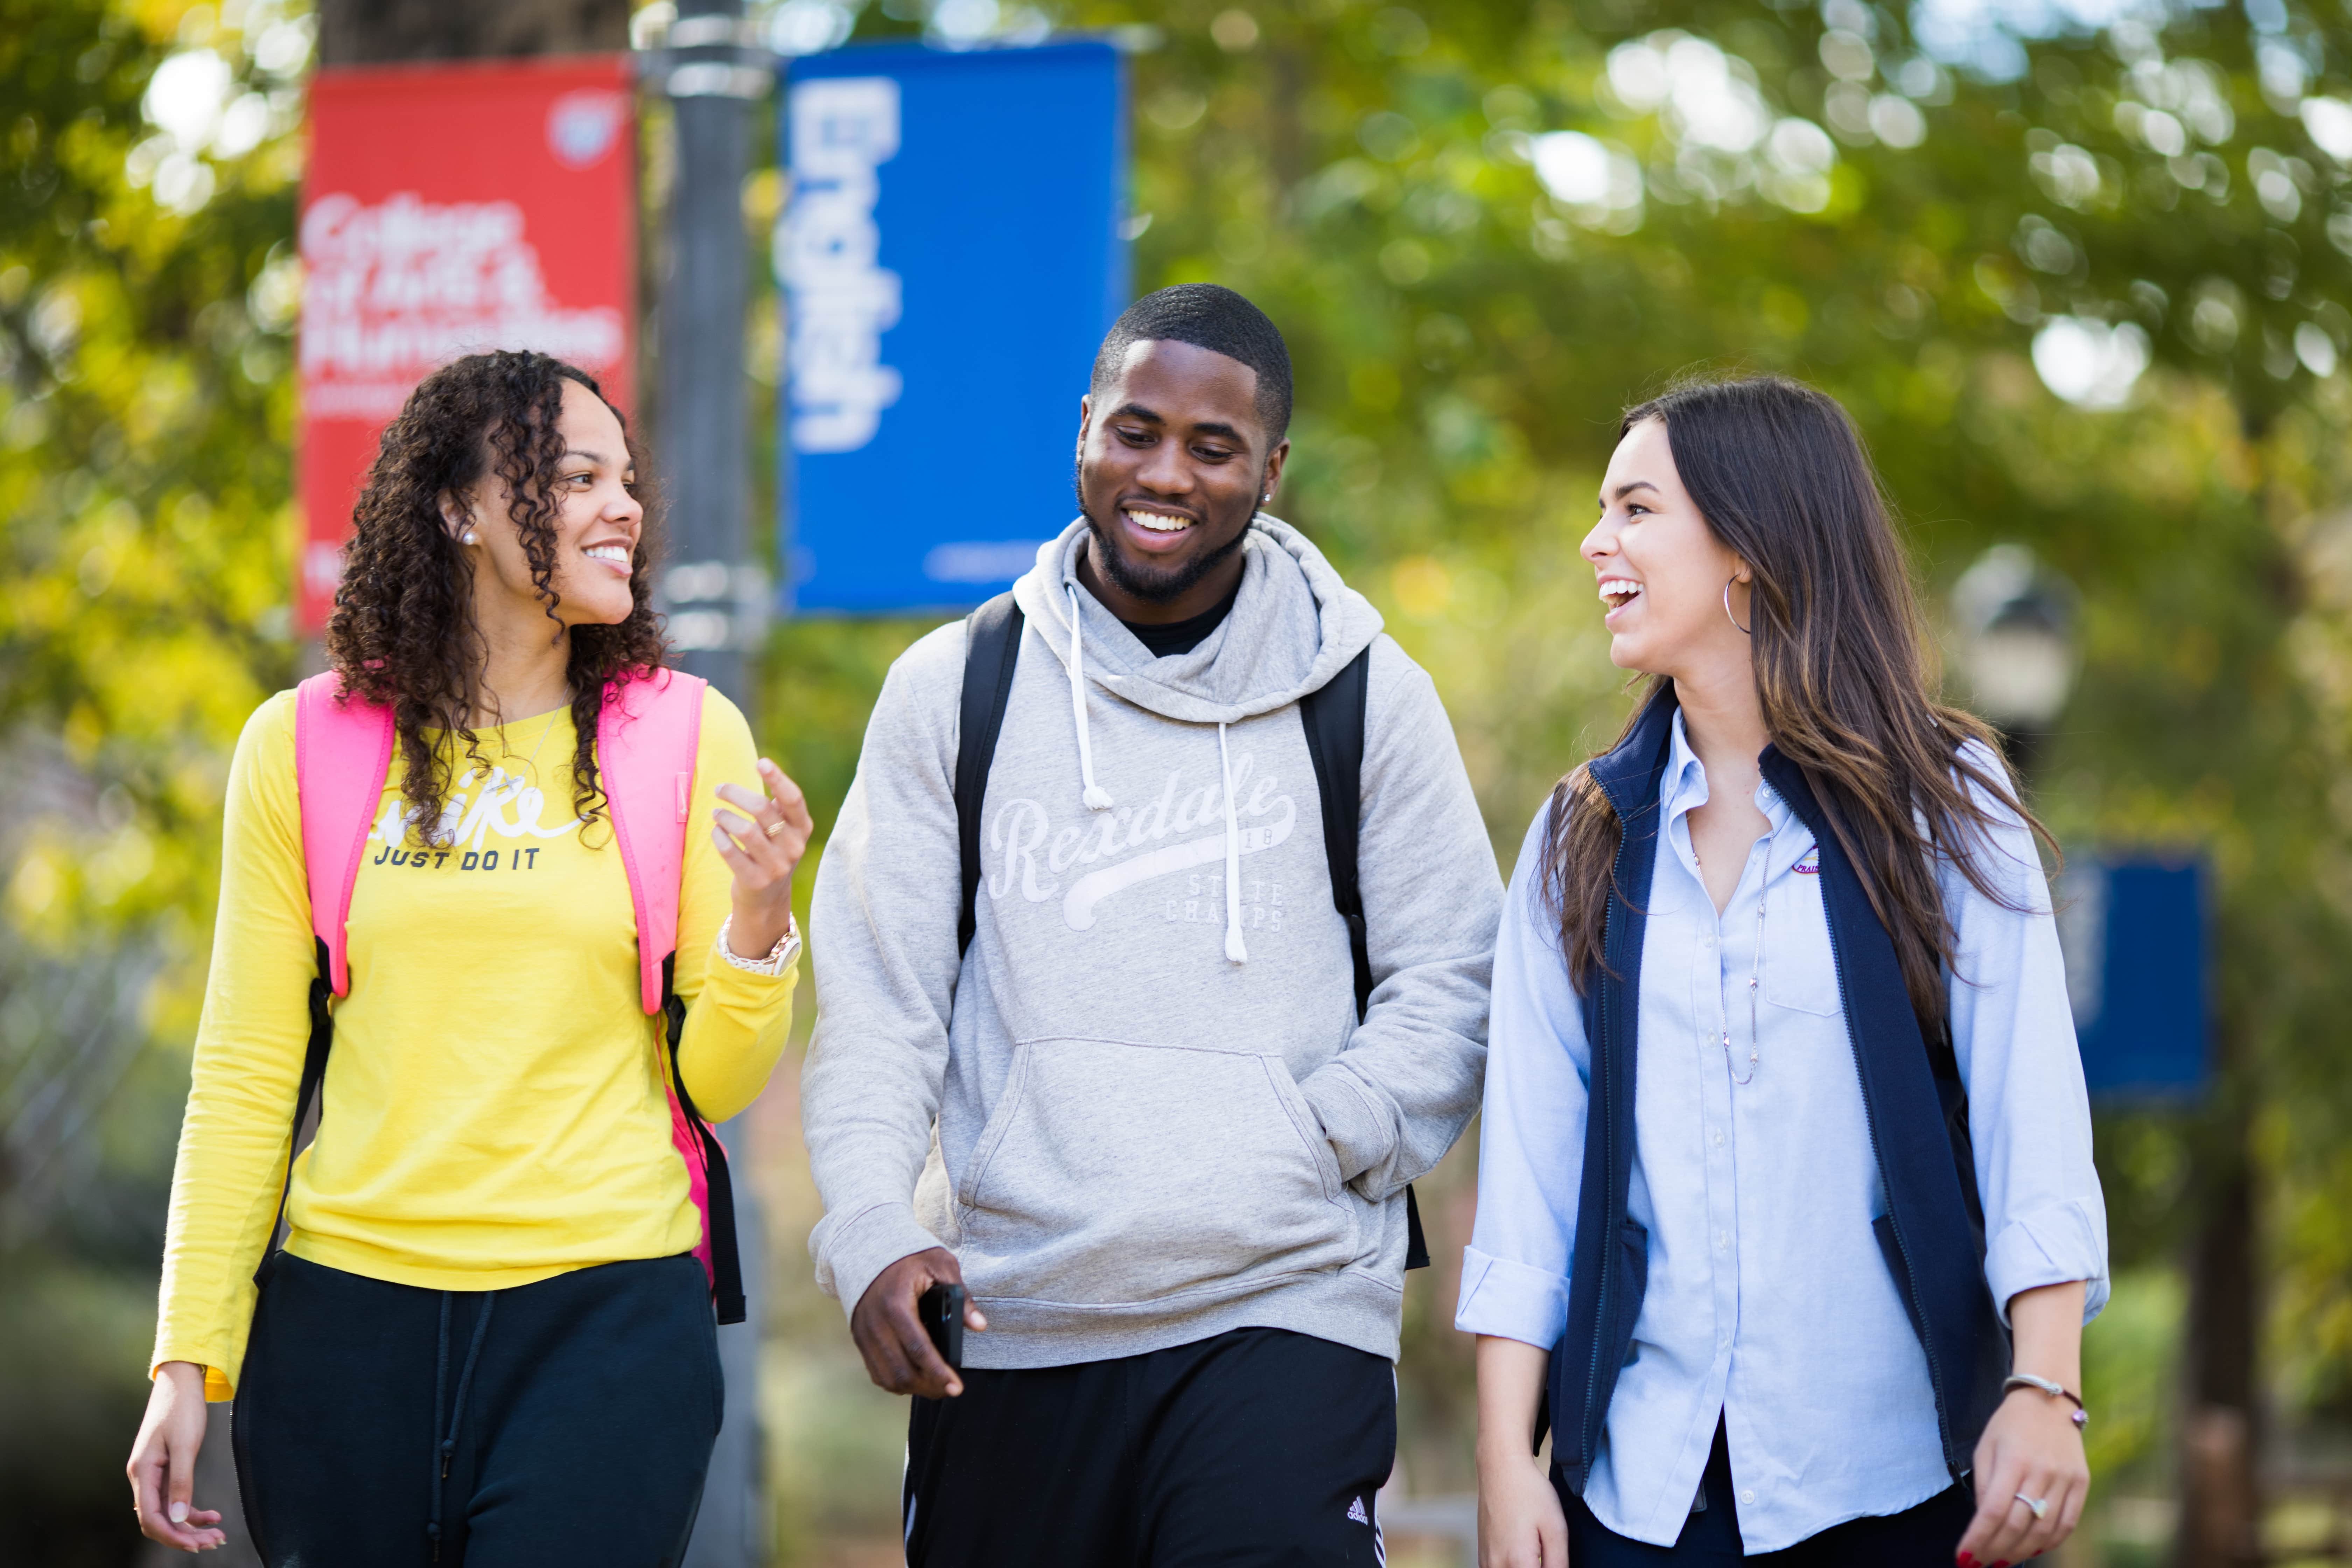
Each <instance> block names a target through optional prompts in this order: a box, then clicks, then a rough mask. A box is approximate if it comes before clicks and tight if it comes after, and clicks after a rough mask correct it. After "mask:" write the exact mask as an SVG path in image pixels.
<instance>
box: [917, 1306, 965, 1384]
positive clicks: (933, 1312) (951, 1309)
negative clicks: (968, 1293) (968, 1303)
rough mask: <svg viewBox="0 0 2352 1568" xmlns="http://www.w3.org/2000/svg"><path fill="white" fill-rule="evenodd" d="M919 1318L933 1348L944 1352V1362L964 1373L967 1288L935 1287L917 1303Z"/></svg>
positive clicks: (942, 1358) (942, 1359)
mask: <svg viewBox="0 0 2352 1568" xmlns="http://www.w3.org/2000/svg"><path fill="white" fill-rule="evenodd" d="M915 1315H916V1316H917V1317H919V1318H920V1319H921V1320H922V1321H923V1331H924V1332H926V1333H928V1334H929V1335H930V1336H931V1345H932V1348H933V1349H935V1350H937V1351H938V1352H940V1360H941V1361H944V1362H946V1363H948V1364H949V1365H950V1366H951V1367H954V1368H955V1369H956V1370H957V1371H959V1372H961V1371H962V1370H963V1287H962V1286H961V1285H934V1286H932V1287H931V1288H930V1289H928V1290H926V1291H924V1292H923V1294H922V1296H921V1298H920V1299H919V1300H917V1301H916V1303H915Z"/></svg>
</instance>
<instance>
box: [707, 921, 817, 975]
mask: <svg viewBox="0 0 2352 1568" xmlns="http://www.w3.org/2000/svg"><path fill="white" fill-rule="evenodd" d="M734 926H735V917H734V916H733V915H731V914H730V915H729V916H728V917H727V918H726V919H725V920H723V921H719V940H718V942H717V943H716V946H717V947H718V949H719V957H721V958H723V959H725V960H726V961H727V962H728V963H730V964H732V965H734V966H735V967H736V968H737V969H740V970H741V971H742V972H743V973H746V974H764V975H766V976H768V977H769V978H770V979H773V978H775V977H776V976H777V975H780V974H782V973H783V972H784V971H785V970H787V969H790V968H791V967H792V966H793V963H795V962H797V961H798V960H799V958H800V955H801V933H800V927H799V925H798V924H797V923H796V922H795V921H793V919H792V917H790V916H789V915H787V916H786V917H785V918H784V934H783V935H782V936H780V937H778V938H777V939H776V945H775V946H773V947H772V948H770V949H769V950H768V952H767V954H766V956H764V957H761V958H743V957H740V956H738V955H737V953H736V952H735V950H734V949H733V948H731V947H730V946H728V945H727V937H728V933H729V932H730V931H732V930H733V929H734Z"/></svg>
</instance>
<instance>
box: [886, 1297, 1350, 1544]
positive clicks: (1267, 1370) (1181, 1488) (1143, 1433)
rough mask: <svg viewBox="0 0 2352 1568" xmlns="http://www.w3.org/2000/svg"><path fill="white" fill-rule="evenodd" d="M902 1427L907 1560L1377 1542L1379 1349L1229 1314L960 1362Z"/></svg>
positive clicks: (919, 1400)
mask: <svg viewBox="0 0 2352 1568" xmlns="http://www.w3.org/2000/svg"><path fill="white" fill-rule="evenodd" d="M963 1384H964V1391H963V1393H962V1394H961V1395H959V1396H957V1397H956V1398H953V1399H937V1400H933V1399H918V1400H916V1401H915V1402H914V1403H915V1409H914V1415H913V1419H912V1421H911V1423H910V1425H909V1428H908V1435H907V1485H906V1496H905V1500H904V1504H903V1508H904V1512H903V1522H904V1524H905V1529H906V1537H907V1562H908V1564H909V1568H1061V1565H1067V1568H1194V1565H1205V1564H1209V1563H1216V1564H1219V1565H1220V1568H1259V1565H1264V1568H1273V1565H1275V1564H1286V1565H1287V1564H1298V1565H1301V1568H1304V1565H1307V1564H1316V1565H1318V1568H1320V1565H1322V1564H1333V1565H1337V1564H1340V1563H1361V1564H1366V1565H1371V1564H1377V1563H1381V1562H1382V1561H1383V1554H1382V1551H1381V1536H1380V1523H1379V1521H1378V1520H1377V1519H1376V1517H1375V1516H1374V1513H1373V1510H1374V1507H1375V1506H1376V1505H1375V1499H1376V1496H1377V1494H1378V1493H1379V1491H1380V1489H1381V1483H1382V1482H1383V1481H1385V1480H1387V1479H1388V1476H1389V1471H1390V1469H1391V1468H1392V1467H1393V1466H1394V1464H1395V1461H1396V1375H1395V1373H1394V1372H1393V1371H1392V1370H1391V1367H1390V1365H1389V1363H1388V1362H1387V1361H1385V1360H1383V1359H1382V1358H1381V1357H1379V1356H1376V1355H1370V1354H1367V1353H1366V1352H1362V1351H1359V1350H1350V1349H1349V1348H1348V1347H1347V1346H1345V1345H1337V1344H1332V1343H1330V1342H1328V1341H1325V1340H1318V1339H1310V1338H1308V1337H1307V1336H1306V1335H1304V1334H1293V1333H1286V1332H1284V1331H1281V1330H1279V1329H1238V1330H1235V1331H1233V1332H1231V1333H1225V1334H1219V1335H1217V1336H1216V1337H1215V1338H1213V1339H1207V1340H1202V1341H1201V1342H1198V1343H1196V1344H1189V1345H1179V1346H1176V1347H1175V1348H1173V1349H1171V1350H1164V1351H1153V1352H1150V1353H1149V1354H1145V1355H1133V1356H1122V1357H1120V1358H1118V1360H1116V1361H1097V1362H1081V1363H1077V1364H1076V1365H1073V1366H1055V1367H1038V1368H1032V1369H1024V1370H1022V1371H1017V1372H991V1371H984V1370H977V1369H971V1368H967V1369H966V1370H965V1371H964V1373H963Z"/></svg>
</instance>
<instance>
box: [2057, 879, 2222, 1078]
mask: <svg viewBox="0 0 2352 1568" xmlns="http://www.w3.org/2000/svg"><path fill="white" fill-rule="evenodd" d="M2207 878H2208V871H2207V868H2206V867H2205V865H2204V863H2203V862H2202V861H2201V860H2200V859H2196V858H2157V857H2137V858H2126V857H2116V856H2110V857H2105V858H2097V857H2093V856H2089V855H2083V856H2073V857H2069V858H2068V859H2067V862H2066V874H2065V876H2064V877H2063V879H2061V881H2060V884H2059V900H2060V907H2059V910H2058V935H2059V938H2060V940H2061V942H2062V943H2063V946H2064V947H2065V950H2066V990H2067V993H2068V995H2069V997H2070V998H2071V1000H2072V1001H2073V1003H2074V1031H2075V1034H2076V1036H2077V1037H2079V1038H2080V1040H2081V1042H2082V1047H2083V1078H2084V1082H2085V1083H2086V1084H2088V1086H2089V1088H2090V1090H2091V1093H2092V1095H2093V1096H2095V1097H2096V1098H2100V1099H2119V1098H2120V1099H2140V1100H2145V1099H2186V1098H2193V1097H2195V1096H2196V1095H2197V1094H2198V1093H2200V1091H2201V1090H2202V1089H2204V1087H2205V1084H2206V1080H2207V1078H2208V1076H2209V1074H2210V1037H2211V1029H2212V1014H2211V1011H2210V1000H2209V998H2208V995H2207V989H2206V987H2207V975H2208V968H2209V944H2208V942H2207V934H2206V933H2207V930H2208V925H2207V910H2206V896H2207V895H2206V883H2207Z"/></svg>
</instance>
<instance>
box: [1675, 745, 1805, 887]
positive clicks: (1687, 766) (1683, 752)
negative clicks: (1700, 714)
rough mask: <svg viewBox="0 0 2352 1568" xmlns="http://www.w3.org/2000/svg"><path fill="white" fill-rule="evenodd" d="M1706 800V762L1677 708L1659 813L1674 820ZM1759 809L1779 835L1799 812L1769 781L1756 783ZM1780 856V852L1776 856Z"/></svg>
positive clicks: (1773, 830) (1778, 835)
mask: <svg viewBox="0 0 2352 1568" xmlns="http://www.w3.org/2000/svg"><path fill="white" fill-rule="evenodd" d="M1706 802H1707V782H1706V764H1705V763H1701V762H1700V761H1699V760H1698V753H1697V752H1695V751H1693V750H1691V743H1690V734H1689V732H1688V731H1686V730H1685V729H1684V728H1683V713H1682V710H1681V709H1679V708H1677V709H1675V728H1674V739H1673V742H1671V744H1670V745H1669V746H1668V748H1667V752H1666V772H1665V776H1664V777H1663V778H1661V779H1660V780H1659V781H1658V813H1659V816H1660V817H1661V818H1662V819H1664V820H1666V821H1672V820H1673V819H1674V818H1675V817H1677V816H1682V815H1683V814H1684V813H1685V812H1687V811H1691V810H1693V809H1695V808H1696V807H1698V806H1702V805H1706ZM1756 809H1757V810H1759V811H1760V812H1762V813H1763V814H1764V819H1765V820H1766V821H1767V822H1769V823H1770V824H1771V825H1772V831H1771V836H1772V837H1774V838H1778V837H1780V835H1781V833H1782V832H1783V831H1784V830H1786V829H1787V827H1788V826H1789V823H1790V819H1791V818H1792V817H1793V816H1795V815H1796V814H1795V812H1794V811H1793V810H1791V809H1790V805H1789V803H1788V802H1787V801H1785V800H1783V799H1781V798H1780V791H1779V790H1777V789H1774V788H1773V787H1772V786H1771V785H1770V784H1768V783H1762V782H1759V784H1757V786H1756ZM1774 858H1776V859H1777V858H1779V857H1778V855H1777V853H1776V855H1775V857H1774Z"/></svg>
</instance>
